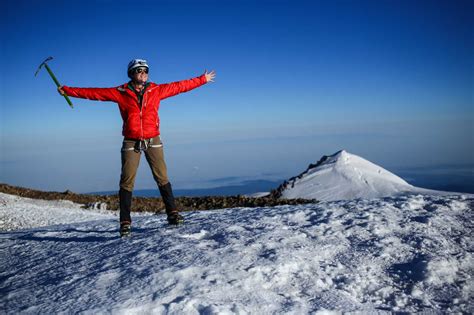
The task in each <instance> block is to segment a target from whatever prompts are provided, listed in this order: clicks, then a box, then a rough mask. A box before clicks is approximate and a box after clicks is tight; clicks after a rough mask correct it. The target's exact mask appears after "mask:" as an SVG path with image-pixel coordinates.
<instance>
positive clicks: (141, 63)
mask: <svg viewBox="0 0 474 315" xmlns="http://www.w3.org/2000/svg"><path fill="white" fill-rule="evenodd" d="M138 67H145V68H147V69H149V67H148V63H147V61H146V60H145V59H133V60H132V61H130V62H129V63H128V69H127V74H128V76H130V72H131V71H132V70H133V69H135V68H138Z"/></svg>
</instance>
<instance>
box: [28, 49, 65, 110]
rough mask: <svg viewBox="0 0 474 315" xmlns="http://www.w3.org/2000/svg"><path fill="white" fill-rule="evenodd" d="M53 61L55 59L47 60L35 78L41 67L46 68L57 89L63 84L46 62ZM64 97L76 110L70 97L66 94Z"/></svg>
mask: <svg viewBox="0 0 474 315" xmlns="http://www.w3.org/2000/svg"><path fill="white" fill-rule="evenodd" d="M51 59H53V57H49V58H47V59H46V60H45V61H43V62H42V63H41V64H40V66H39V68H38V70H37V71H36V73H35V76H36V75H37V74H38V72H39V71H40V69H41V67H42V66H44V67H45V68H46V71H48V73H49V75H50V76H51V78H52V79H53V81H54V83H56V85H57V87H60V86H61V84H60V83H59V81H58V79H56V76H55V75H54V73H53V71H51V69H50V68H49V66H48V64H47V63H46V62H48V61H50V60H51ZM63 96H64V98H65V99H66V101H67V103H68V104H69V106H71V108H74V106H73V105H72V102H71V100H70V99H69V97H68V96H67V95H66V94H64V95H63Z"/></svg>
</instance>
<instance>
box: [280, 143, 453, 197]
mask: <svg viewBox="0 0 474 315" xmlns="http://www.w3.org/2000/svg"><path fill="white" fill-rule="evenodd" d="M408 192H410V193H422V194H431V195H453V194H457V193H452V192H443V191H436V190H429V189H424V188H420V187H415V186H412V185H410V184H409V183H407V182H406V181H405V180H403V179H402V178H400V177H398V176H397V175H395V174H393V173H391V172H389V171H387V170H386V169H384V168H383V167H381V166H379V165H376V164H374V163H372V162H370V161H368V160H366V159H364V158H362V157H360V156H357V155H355V154H351V153H349V152H347V151H345V150H341V151H338V152H336V153H335V154H333V155H330V156H327V158H326V159H325V160H321V163H317V164H316V166H315V167H312V168H309V169H308V170H306V171H305V172H303V173H302V174H301V176H298V177H297V178H295V179H293V180H290V181H289V183H288V184H287V185H286V187H285V189H284V190H283V192H282V197H283V198H288V199H293V198H305V199H317V200H321V201H336V200H350V199H356V198H364V199H368V198H381V197H388V196H396V195H400V194H405V193H408Z"/></svg>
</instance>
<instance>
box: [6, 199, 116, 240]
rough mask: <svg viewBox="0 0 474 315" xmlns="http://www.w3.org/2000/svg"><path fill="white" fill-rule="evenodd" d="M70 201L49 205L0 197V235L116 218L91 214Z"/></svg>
mask: <svg viewBox="0 0 474 315" xmlns="http://www.w3.org/2000/svg"><path fill="white" fill-rule="evenodd" d="M81 206H82V205H80V204H75V203H73V202H71V201H68V200H58V201H46V200H37V199H36V200H33V199H29V198H21V197H17V196H13V195H8V194H4V193H0V209H1V211H0V231H11V230H17V229H22V228H32V227H38V226H48V225H54V224H65V223H74V222H83V221H90V220H95V219H107V218H113V217H115V216H114V214H113V212H111V211H89V210H84V209H82V208H81Z"/></svg>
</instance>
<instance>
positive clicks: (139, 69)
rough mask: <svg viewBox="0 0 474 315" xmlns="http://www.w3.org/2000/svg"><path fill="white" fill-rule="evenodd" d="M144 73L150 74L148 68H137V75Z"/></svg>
mask: <svg viewBox="0 0 474 315" xmlns="http://www.w3.org/2000/svg"><path fill="white" fill-rule="evenodd" d="M142 72H145V73H148V68H136V69H135V71H134V73H135V74H137V73H142Z"/></svg>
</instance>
